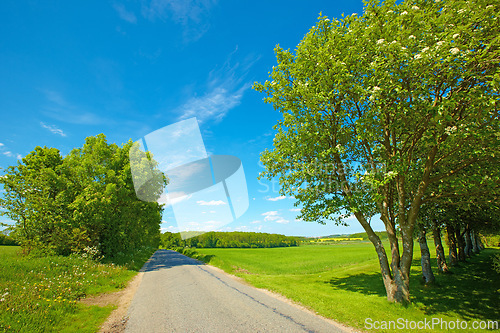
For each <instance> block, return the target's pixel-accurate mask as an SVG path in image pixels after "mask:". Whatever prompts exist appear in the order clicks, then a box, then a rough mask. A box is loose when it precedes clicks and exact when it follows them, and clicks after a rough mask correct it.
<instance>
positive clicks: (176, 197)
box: [158, 191, 193, 207]
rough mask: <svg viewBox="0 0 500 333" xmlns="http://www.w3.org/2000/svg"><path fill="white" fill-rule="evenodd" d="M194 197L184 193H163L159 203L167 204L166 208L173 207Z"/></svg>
mask: <svg viewBox="0 0 500 333" xmlns="http://www.w3.org/2000/svg"><path fill="white" fill-rule="evenodd" d="M192 196H193V195H192V194H190V195H186V193H184V192H180V191H179V192H169V193H162V195H161V196H160V198H159V199H158V203H160V204H165V207H168V206H171V205H175V204H178V203H179V202H182V201H185V200H188V199H190V198H191V197H192Z"/></svg>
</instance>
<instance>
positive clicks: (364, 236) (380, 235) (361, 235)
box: [349, 231, 387, 240]
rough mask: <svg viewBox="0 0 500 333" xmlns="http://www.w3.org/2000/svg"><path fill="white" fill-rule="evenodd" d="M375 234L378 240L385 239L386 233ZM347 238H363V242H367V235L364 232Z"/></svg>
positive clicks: (377, 232)
mask: <svg viewBox="0 0 500 333" xmlns="http://www.w3.org/2000/svg"><path fill="white" fill-rule="evenodd" d="M375 233H376V234H377V236H378V237H380V239H387V232H386V231H375ZM349 238H363V240H368V235H367V234H366V232H358V233H357V234H352V235H349Z"/></svg>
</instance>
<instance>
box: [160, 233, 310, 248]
mask: <svg viewBox="0 0 500 333" xmlns="http://www.w3.org/2000/svg"><path fill="white" fill-rule="evenodd" d="M161 245H162V246H163V247H164V248H166V249H168V248H177V247H185V246H187V247H198V248H215V247H218V248H264V247H288V246H298V245H300V238H299V237H292V236H284V235H279V234H267V233H258V232H240V231H234V232H215V231H211V232H207V233H204V234H201V235H198V236H195V237H191V238H188V239H185V240H183V239H182V238H181V235H180V234H179V233H171V232H165V233H163V234H162V235H161Z"/></svg>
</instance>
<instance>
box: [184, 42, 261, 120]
mask: <svg viewBox="0 0 500 333" xmlns="http://www.w3.org/2000/svg"><path fill="white" fill-rule="evenodd" d="M237 51H238V47H236V48H235V49H234V51H232V52H231V53H230V54H229V55H228V57H227V58H226V61H225V62H224V64H223V65H222V66H221V67H220V68H216V69H214V70H212V71H211V72H210V73H209V75H208V78H207V82H206V89H205V90H206V93H205V94H204V95H203V96H199V97H198V96H196V97H192V98H190V99H188V100H187V101H186V102H185V103H184V104H183V105H181V106H180V107H179V108H178V109H177V110H176V112H177V113H179V114H180V115H179V120H183V119H188V118H191V117H196V118H197V119H198V121H199V122H200V123H203V122H206V121H207V120H213V121H216V122H217V121H221V120H222V119H223V118H224V117H225V116H226V114H227V113H228V112H229V110H231V109H233V108H235V107H237V106H238V105H239V104H240V103H241V99H242V98H243V95H244V93H245V91H246V90H248V89H249V88H250V87H251V83H250V82H244V81H245V77H246V75H247V74H248V72H249V71H250V68H251V67H252V66H253V64H254V63H255V62H256V61H257V60H258V59H259V58H258V57H253V56H247V57H246V58H245V59H243V61H241V63H240V62H239V61H233V57H235V54H236V53H237Z"/></svg>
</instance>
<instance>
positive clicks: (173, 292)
mask: <svg viewBox="0 0 500 333" xmlns="http://www.w3.org/2000/svg"><path fill="white" fill-rule="evenodd" d="M143 271H144V276H143V278H142V282H141V285H140V286H139V289H138V290H137V292H136V294H135V296H134V299H133V300H132V304H131V305H130V308H129V311H128V316H129V319H128V322H127V326H126V329H125V332H126V333H136V332H148V333H150V332H151V333H152V332H162V333H163V332H217V333H219V332H221V333H226V332H288V333H291V332H345V330H343V329H342V328H340V326H336V325H335V324H334V323H333V322H330V321H328V320H326V319H323V318H321V317H319V316H316V315H314V314H312V313H310V312H308V311H305V310H302V309H301V308H299V307H297V306H295V305H292V304H289V303H287V302H284V301H282V300H279V299H278V298H275V297H273V296H270V295H268V294H266V293H264V292H262V291H260V290H258V289H256V288H253V287H251V286H248V285H245V284H242V283H240V282H238V281H237V280H236V279H234V278H232V277H231V276H229V275H227V274H225V273H223V272H221V271H219V270H218V269H215V268H213V267H211V266H208V265H204V264H202V263H200V262H199V261H197V260H194V259H191V258H188V257H186V256H184V255H182V254H179V253H177V252H174V251H169V250H158V251H157V252H156V253H155V254H154V255H153V257H152V258H151V259H150V261H149V262H148V263H146V265H145V266H144V267H143Z"/></svg>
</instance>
